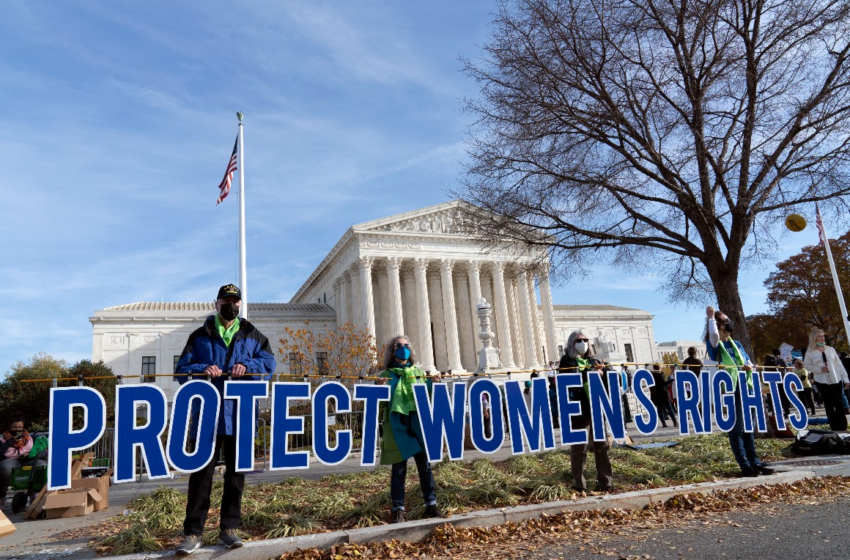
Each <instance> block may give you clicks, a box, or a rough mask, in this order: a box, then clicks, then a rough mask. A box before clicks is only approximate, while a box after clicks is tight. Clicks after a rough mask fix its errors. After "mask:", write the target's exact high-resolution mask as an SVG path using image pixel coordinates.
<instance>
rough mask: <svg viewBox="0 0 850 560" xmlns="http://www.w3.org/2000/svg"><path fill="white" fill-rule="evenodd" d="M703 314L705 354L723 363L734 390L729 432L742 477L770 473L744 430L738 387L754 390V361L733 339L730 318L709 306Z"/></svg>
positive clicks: (749, 433)
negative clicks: (704, 315) (732, 417)
mask: <svg viewBox="0 0 850 560" xmlns="http://www.w3.org/2000/svg"><path fill="white" fill-rule="evenodd" d="M705 314H706V318H707V320H708V328H707V329H706V333H707V334H706V339H705V342H706V350H707V351H708V352H707V353H708V357H709V358H710V359H712V360H714V361H715V362H717V363H718V364H722V365H723V366H725V368H726V371H728V372H729V374H730V375H731V376H732V387H733V390H734V391H735V425H734V426H733V427H732V430H731V431H730V432H729V434H728V435H729V445H730V446H731V447H732V454H733V455H735V460H736V461H737V462H738V466H739V467H741V474H742V475H743V476H759V475H760V474H765V475H766V474H773V473H774V470H773V469H771V468H770V467H768V465H767V463H763V462H762V461H761V460H760V459H759V458H758V456H757V455H756V440H755V437H754V436H753V433H752V432H745V431H744V413H743V407H742V405H741V387H742V384H746V385H747V387H749V391H750V392H752V391H753V364H752V362H751V361H750V358H749V356H747V353H746V352H745V351H744V347H743V346H741V343H740V342H738V341H736V340H733V339H732V333H733V332H734V331H735V325H734V323H733V322H732V320H731V319H729V317H727V316H726V314H725V313H723V312H721V311H720V310H719V309H718V310H717V311H715V310H714V308H713V307H711V306H710V305H709V306H708V307H706V308H705ZM758 390H759V391H760V390H761V389H758Z"/></svg>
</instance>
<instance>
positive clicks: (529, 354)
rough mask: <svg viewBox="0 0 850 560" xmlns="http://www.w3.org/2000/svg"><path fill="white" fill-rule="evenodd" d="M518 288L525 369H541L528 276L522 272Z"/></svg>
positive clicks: (518, 276)
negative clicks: (529, 298) (538, 360)
mask: <svg viewBox="0 0 850 560" xmlns="http://www.w3.org/2000/svg"><path fill="white" fill-rule="evenodd" d="M516 278H517V284H518V286H517V288H518V291H519V316H520V321H521V322H522V332H523V336H522V338H523V341H524V342H525V349H524V352H523V353H524V354H525V367H526V369H540V364H539V363H537V351H536V349H535V348H534V331H533V330H532V327H531V321H532V320H533V318H534V315H533V314H532V312H531V302H530V301H529V300H528V275H527V274H526V273H525V271H524V270H520V271H519V272H518V273H517V275H516Z"/></svg>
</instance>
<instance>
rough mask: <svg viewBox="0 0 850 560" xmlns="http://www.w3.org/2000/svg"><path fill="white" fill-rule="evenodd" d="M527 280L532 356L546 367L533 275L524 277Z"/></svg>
mask: <svg viewBox="0 0 850 560" xmlns="http://www.w3.org/2000/svg"><path fill="white" fill-rule="evenodd" d="M526 277H527V278H528V300H529V301H530V302H531V305H530V306H529V310H530V311H531V330H532V331H533V334H534V355H535V356H536V357H537V361H538V362H539V363H541V364H542V365H543V367H546V364H547V362H548V360H546V359H544V358H543V342H544V340H542V339H541V338H540V313H538V311H537V290H535V289H534V273H533V272H532V273H529V274H527V275H526Z"/></svg>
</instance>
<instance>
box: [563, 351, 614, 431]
mask: <svg viewBox="0 0 850 560" xmlns="http://www.w3.org/2000/svg"><path fill="white" fill-rule="evenodd" d="M587 361H588V363H590V365H591V366H597V365H599V364H601V363H602V362H600V361H599V360H597V359H596V358H587ZM590 369H591V368H584V369H579V367H578V362H577V361H576V359H575V358H571V357H570V355H569V354H564V356H563V357H562V358H561V363H560V364H558V373H581V383H582V385H581V387H570V393H569V394H570V400H571V401H578V403H579V404H580V405H581V417H580V418H579V417H576V416H573V417H572V426H573V428H574V429H578V428H584V427H586V426H587V425H588V424H590V415H591V413H590V398H589V396H588V394H587V391H585V389H584V386H585V385H586V384H587V383H588V380H587V373H588V371H589V370H590ZM606 386H607V383H606Z"/></svg>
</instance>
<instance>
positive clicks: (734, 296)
mask: <svg viewBox="0 0 850 560" xmlns="http://www.w3.org/2000/svg"><path fill="white" fill-rule="evenodd" d="M712 268H713V267H709V266H706V269H707V270H708V274H709V276H710V277H711V283H712V284H713V285H714V293H715V294H716V295H717V304H718V305H719V309H720V311H722V312H723V313H725V314H726V315H727V316H728V317H729V318H730V319H732V321H733V322H734V323H735V329H734V332H733V333H732V338H733V339H735V340H737V341H738V342H740V343H741V345H742V346H743V347H744V350H746V351H747V354H749V355H750V359H751V360H752V361H753V363H756V361H757V358H756V356H753V348H752V345H751V344H750V333H749V332H748V331H747V321H746V320H744V305H743V304H742V303H741V293H740V291H739V290H738V277H737V274H731V273H729V272H727V271H721V270H712Z"/></svg>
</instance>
